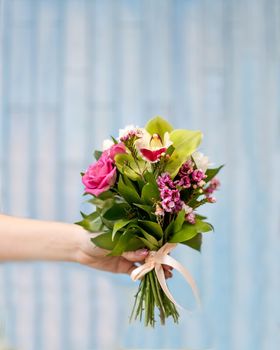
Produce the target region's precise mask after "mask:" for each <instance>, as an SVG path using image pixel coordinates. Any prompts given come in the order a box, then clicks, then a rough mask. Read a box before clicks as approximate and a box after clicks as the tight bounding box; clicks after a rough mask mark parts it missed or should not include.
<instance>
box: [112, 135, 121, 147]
mask: <svg viewBox="0 0 280 350" xmlns="http://www.w3.org/2000/svg"><path fill="white" fill-rule="evenodd" d="M111 139H112V140H113V142H114V144H115V145H116V144H118V143H119V142H118V141H117V140H116V139H115V138H114V137H113V136H111Z"/></svg>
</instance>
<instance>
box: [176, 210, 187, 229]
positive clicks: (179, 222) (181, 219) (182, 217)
mask: <svg viewBox="0 0 280 350" xmlns="http://www.w3.org/2000/svg"><path fill="white" fill-rule="evenodd" d="M185 216H186V212H185V210H184V209H183V210H181V211H180V212H179V214H178V215H177V217H176V219H175V221H174V232H178V231H180V230H181V228H182V225H183V223H184V222H185Z"/></svg>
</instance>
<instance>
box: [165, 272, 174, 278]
mask: <svg viewBox="0 0 280 350" xmlns="http://www.w3.org/2000/svg"><path fill="white" fill-rule="evenodd" d="M164 276H165V278H166V279H168V278H171V277H172V276H173V273H172V272H171V271H167V270H166V271H164Z"/></svg>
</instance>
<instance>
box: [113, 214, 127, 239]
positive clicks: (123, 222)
mask: <svg viewBox="0 0 280 350" xmlns="http://www.w3.org/2000/svg"><path fill="white" fill-rule="evenodd" d="M130 222H131V220H129V219H120V220H118V221H116V222H115V223H114V228H113V232H112V239H114V237H115V234H116V233H117V232H118V231H119V230H120V229H122V228H123V227H125V226H126V225H127V224H129V223H130Z"/></svg>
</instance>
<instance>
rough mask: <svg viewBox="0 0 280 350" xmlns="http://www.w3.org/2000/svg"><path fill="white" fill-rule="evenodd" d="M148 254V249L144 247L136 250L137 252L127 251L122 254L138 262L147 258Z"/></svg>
mask: <svg viewBox="0 0 280 350" xmlns="http://www.w3.org/2000/svg"><path fill="white" fill-rule="evenodd" d="M148 254H149V251H148V249H146V248H144V249H139V250H136V251H135V252H125V253H123V254H122V256H123V257H124V258H125V259H127V260H129V261H133V262H137V261H143V260H145V259H146V257H147V256H148Z"/></svg>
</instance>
